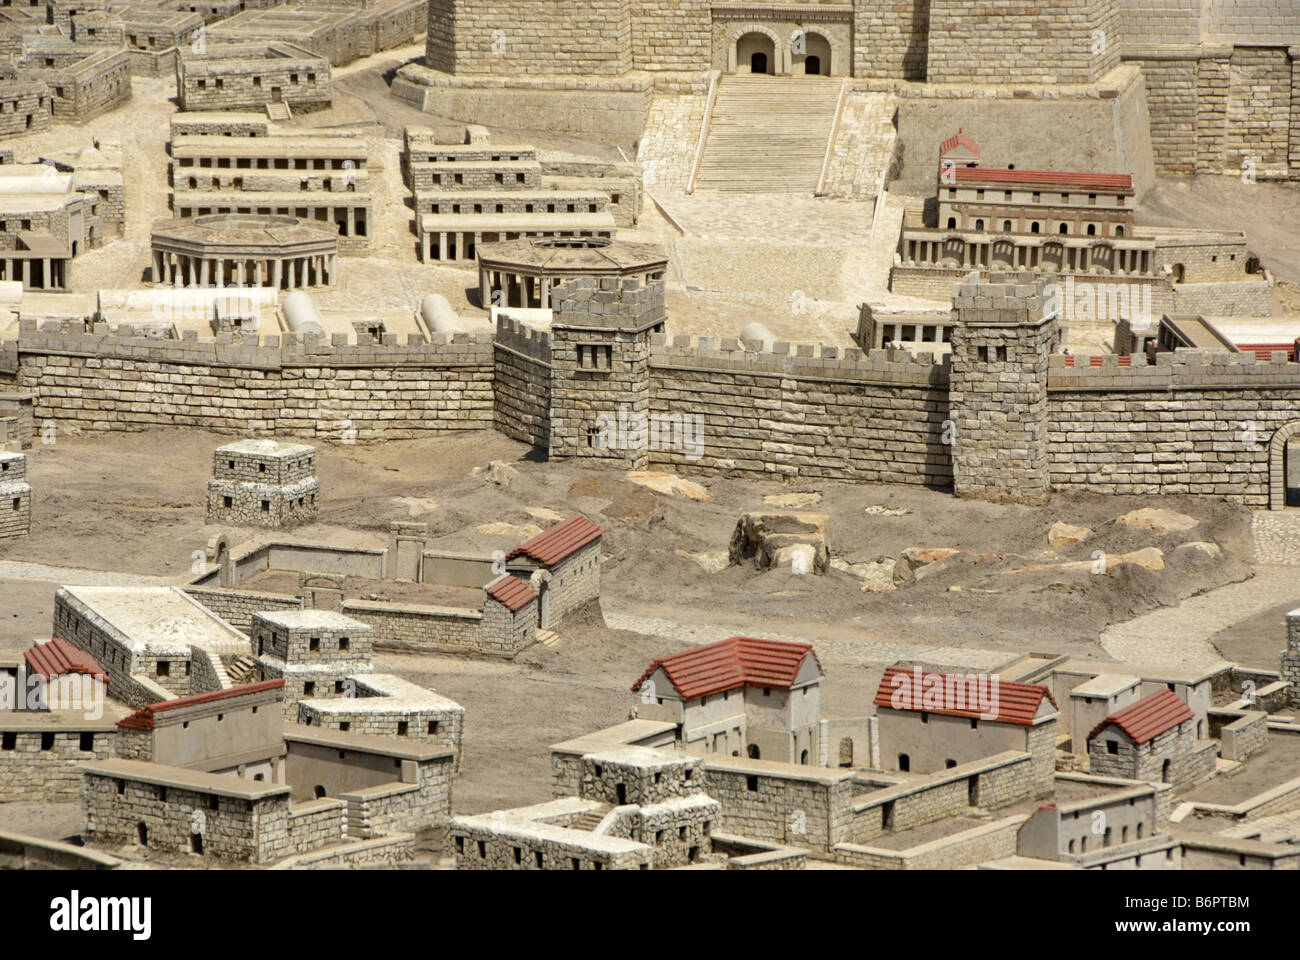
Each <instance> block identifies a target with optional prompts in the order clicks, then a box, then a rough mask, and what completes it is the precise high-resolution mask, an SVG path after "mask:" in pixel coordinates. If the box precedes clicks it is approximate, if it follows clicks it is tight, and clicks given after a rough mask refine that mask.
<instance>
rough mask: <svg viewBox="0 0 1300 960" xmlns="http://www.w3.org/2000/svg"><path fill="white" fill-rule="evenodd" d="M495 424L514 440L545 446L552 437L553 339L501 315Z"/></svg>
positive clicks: (497, 340)
mask: <svg viewBox="0 0 1300 960" xmlns="http://www.w3.org/2000/svg"><path fill="white" fill-rule="evenodd" d="M494 355H495V372H494V380H493V393H494V395H495V399H496V404H495V407H494V417H495V419H494V424H495V427H496V429H497V431H498V432H499V433H504V434H505V435H506V436H507V437H510V438H511V439H513V440H520V441H522V442H524V443H532V444H535V445H537V446H544V445H546V444H547V443H548V442H549V440H550V434H551V411H550V406H551V338H550V334H549V333H548V332H546V331H538V330H534V329H533V328H531V327H529V326H527V325H525V324H523V323H519V322H517V321H515V320H512V319H510V318H509V317H508V316H505V315H501V316H500V317H498V319H497V334H496V342H495V354H494Z"/></svg>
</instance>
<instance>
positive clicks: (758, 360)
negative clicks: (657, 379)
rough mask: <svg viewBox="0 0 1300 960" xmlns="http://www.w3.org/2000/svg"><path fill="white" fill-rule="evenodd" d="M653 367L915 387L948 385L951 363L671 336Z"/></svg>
mask: <svg viewBox="0 0 1300 960" xmlns="http://www.w3.org/2000/svg"><path fill="white" fill-rule="evenodd" d="M927 358H928V359H927ZM650 366H651V367H663V368H674V367H675V368H683V369H692V370H726V371H728V372H732V371H734V372H736V373H768V374H771V375H773V376H782V377H806V378H817V379H824V380H844V381H846V382H847V381H862V382H873V383H898V384H907V385H910V386H942V385H944V384H946V383H947V382H948V369H949V365H948V360H947V358H944V359H943V360H942V361H941V362H937V361H935V360H933V358H932V355H931V354H925V353H923V354H920V355H919V356H913V354H912V353H911V352H910V351H908V350H901V349H900V350H870V351H862V350H857V349H853V348H841V347H831V346H827V345H825V344H821V343H789V342H787V341H784V340H778V341H776V342H775V343H773V344H772V345H771V348H770V349H765V348H764V345H763V344H762V343H761V342H760V341H756V340H746V341H742V340H739V339H737V338H733V337H688V336H676V337H673V336H668V335H665V334H654V335H652V336H651V337H650Z"/></svg>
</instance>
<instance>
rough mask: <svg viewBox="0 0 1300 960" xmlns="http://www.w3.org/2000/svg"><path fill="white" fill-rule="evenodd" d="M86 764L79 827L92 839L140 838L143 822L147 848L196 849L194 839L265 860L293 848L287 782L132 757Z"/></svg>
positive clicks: (205, 846) (212, 849) (210, 851)
mask: <svg viewBox="0 0 1300 960" xmlns="http://www.w3.org/2000/svg"><path fill="white" fill-rule="evenodd" d="M83 769H84V771H85V775H84V776H83V778H82V804H83V807H84V809H85V827H84V831H83V832H84V834H85V836H86V838H87V839H88V840H89V841H91V842H92V843H125V842H131V841H136V842H138V841H139V832H138V828H139V825H141V824H143V825H144V828H145V842H146V844H147V846H148V847H149V848H151V849H156V850H166V851H168V852H174V853H189V852H192V851H194V849H195V840H194V838H195V836H198V837H199V838H200V839H199V842H200V843H201V844H202V852H203V853H204V854H205V855H209V856H214V857H218V858H220V859H223V860H236V861H243V862H247V863H258V864H261V863H269V862H272V861H274V860H277V859H279V858H280V857H281V856H285V855H287V854H288V853H289V852H292V851H293V850H295V849H296V848H295V847H293V846H292V845H291V841H290V835H289V823H288V821H289V788H288V787H286V786H279V787H276V786H271V785H269V784H245V783H244V782H243V781H240V780H239V779H238V778H235V777H218V776H216V775H213V774H194V773H191V772H190V771H185V770H181V769H180V768H174V767H163V766H159V765H156V764H145V763H139V762H135V761H106V762H104V763H102V764H99V765H97V767H96V768H83ZM227 780H228V781H229V784H228V785H226V784H224V783H223V784H220V785H218V783H219V782H220V781H227ZM196 824H197V825H200V831H198V832H196V831H195V826H196Z"/></svg>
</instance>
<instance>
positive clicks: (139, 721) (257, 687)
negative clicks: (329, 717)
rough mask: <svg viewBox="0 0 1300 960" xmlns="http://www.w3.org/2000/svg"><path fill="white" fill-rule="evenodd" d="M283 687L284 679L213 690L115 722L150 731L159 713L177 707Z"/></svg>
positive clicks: (133, 728)
mask: <svg viewBox="0 0 1300 960" xmlns="http://www.w3.org/2000/svg"><path fill="white" fill-rule="evenodd" d="M283 686H284V678H283V677H281V678H280V679H278V680H263V681H261V682H260V683H246V684H244V685H243V686H239V687H230V688H229V689H228V690H213V691H212V692H211V693H196V694H194V695H193V696H190V697H179V698H177V699H175V700H164V701H162V702H161V703H151V704H149V705H148V706H147V707H141V708H140V709H139V710H137V711H136V712H135V713H133V714H131V715H130V716H127V717H123V718H122V719H121V720H119V721H117V725H118V726H119V727H129V728H130V729H132V730H152V729H153V724H154V718H155V717H157V715H158V714H160V713H165V712H167V711H168V710H176V709H178V708H179V707H193V706H197V705H198V704H201V703H213V702H215V701H217V700H228V699H230V698H232V697H242V696H244V695H245V694H249V693H261V692H262V691H263V690H276V689H279V688H280V687H283Z"/></svg>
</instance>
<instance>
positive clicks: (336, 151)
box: [172, 133, 368, 166]
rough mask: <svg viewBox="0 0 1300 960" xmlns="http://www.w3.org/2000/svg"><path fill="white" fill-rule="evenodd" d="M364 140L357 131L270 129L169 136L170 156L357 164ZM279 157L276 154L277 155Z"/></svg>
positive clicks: (363, 156) (361, 161) (364, 149)
mask: <svg viewBox="0 0 1300 960" xmlns="http://www.w3.org/2000/svg"><path fill="white" fill-rule="evenodd" d="M367 152H368V148H367V146H366V140H365V138H364V137H362V136H360V135H359V134H348V135H337V136H331V137H317V136H316V135H315V134H312V135H310V136H309V135H305V134H285V133H270V134H268V135H267V136H264V137H222V136H216V137H214V136H205V135H202V134H181V135H174V136H173V137H172V157H173V158H175V159H177V160H180V159H183V158H191V157H198V158H202V157H255V158H258V159H267V160H269V159H271V158H272V157H274V156H275V155H278V154H283V155H284V156H286V157H289V158H297V157H305V158H308V159H312V158H342V159H346V160H353V161H356V162H357V163H358V165H359V166H360V165H364V164H365V162H366V157H367ZM276 159H278V157H276Z"/></svg>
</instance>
